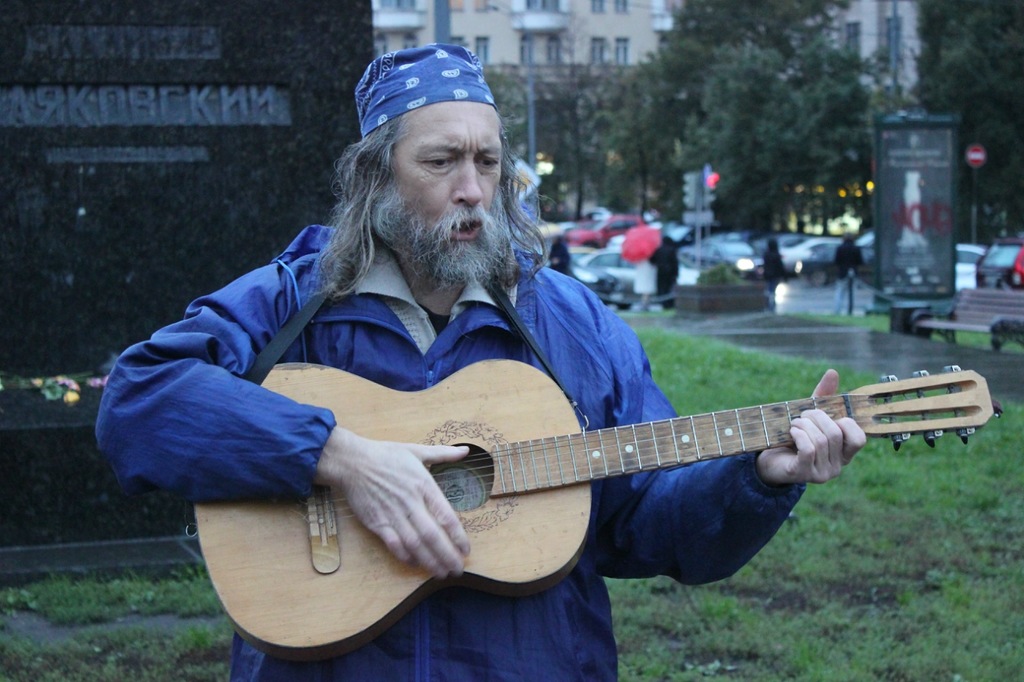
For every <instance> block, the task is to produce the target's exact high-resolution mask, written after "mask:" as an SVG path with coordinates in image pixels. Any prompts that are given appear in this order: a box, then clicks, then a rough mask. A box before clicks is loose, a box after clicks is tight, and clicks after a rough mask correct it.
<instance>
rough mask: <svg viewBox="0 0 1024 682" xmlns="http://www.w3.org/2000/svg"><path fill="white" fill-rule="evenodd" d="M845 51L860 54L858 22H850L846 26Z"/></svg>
mask: <svg viewBox="0 0 1024 682" xmlns="http://www.w3.org/2000/svg"><path fill="white" fill-rule="evenodd" d="M846 49H848V50H851V51H853V52H855V53H857V54H860V22H859V21H850V22H847V24H846Z"/></svg>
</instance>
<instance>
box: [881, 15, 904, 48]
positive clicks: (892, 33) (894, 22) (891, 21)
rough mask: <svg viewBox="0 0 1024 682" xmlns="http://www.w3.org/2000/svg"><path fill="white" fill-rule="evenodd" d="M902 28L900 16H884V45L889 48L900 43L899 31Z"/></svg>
mask: <svg viewBox="0 0 1024 682" xmlns="http://www.w3.org/2000/svg"><path fill="white" fill-rule="evenodd" d="M902 28H903V20H902V18H901V17H895V18H893V17H886V18H885V39H886V45H887V46H888V47H889V49H890V50H891V49H892V48H893V47H894V46H897V45H899V44H900V31H901V30H902Z"/></svg>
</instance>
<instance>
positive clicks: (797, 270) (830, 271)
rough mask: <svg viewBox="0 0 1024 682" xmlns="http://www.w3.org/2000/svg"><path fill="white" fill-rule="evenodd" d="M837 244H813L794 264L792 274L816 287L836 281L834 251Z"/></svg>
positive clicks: (837, 246)
mask: <svg viewBox="0 0 1024 682" xmlns="http://www.w3.org/2000/svg"><path fill="white" fill-rule="evenodd" d="M838 248H839V244H834V243H832V242H825V243H822V244H813V245H812V246H811V247H810V248H809V249H808V250H807V255H806V256H805V257H803V258H801V259H800V260H798V261H797V262H796V264H795V265H794V266H793V273H794V274H795V275H797V276H798V277H799V278H800V279H802V280H806V281H807V282H808V283H809V284H812V285H814V286H816V287H823V286H827V285H829V284H831V283H832V282H834V281H836V249H838Z"/></svg>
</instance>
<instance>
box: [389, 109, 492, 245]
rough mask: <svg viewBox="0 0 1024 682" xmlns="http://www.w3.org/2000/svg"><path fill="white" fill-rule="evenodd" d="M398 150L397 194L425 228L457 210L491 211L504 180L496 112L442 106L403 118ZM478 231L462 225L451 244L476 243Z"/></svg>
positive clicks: (397, 145)
mask: <svg viewBox="0 0 1024 682" xmlns="http://www.w3.org/2000/svg"><path fill="white" fill-rule="evenodd" d="M403 123H404V125H405V133H404V135H403V136H402V138H401V139H400V140H399V141H398V143H397V144H396V145H395V150H394V155H393V168H394V173H395V181H396V183H397V185H398V193H399V195H400V196H401V197H402V200H403V202H404V203H405V205H406V206H407V207H408V208H409V209H410V210H412V211H414V212H415V213H417V214H418V217H419V218H420V219H421V220H422V222H423V223H424V224H426V225H434V224H436V223H437V222H438V221H440V220H441V218H442V217H443V216H444V215H446V214H447V213H450V212H452V211H454V210H456V209H463V208H470V209H473V208H476V207H477V206H480V207H482V208H483V209H484V210H485V211H488V210H490V208H491V201H492V199H493V198H494V194H495V191H496V190H497V187H498V181H499V180H500V179H501V136H500V129H499V124H498V114H497V112H495V110H494V107H492V106H490V105H488V104H481V103H479V102H442V103H438V104H431V105H429V106H426V107H423V108H422V109H417V110H415V111H410V112H409V113H407V114H404V116H403ZM478 229H479V227H478V226H476V227H475V228H474V226H473V225H465V226H462V228H461V229H459V230H457V231H456V233H455V234H453V235H452V239H453V240H457V241H472V240H474V239H476V236H477V231H478Z"/></svg>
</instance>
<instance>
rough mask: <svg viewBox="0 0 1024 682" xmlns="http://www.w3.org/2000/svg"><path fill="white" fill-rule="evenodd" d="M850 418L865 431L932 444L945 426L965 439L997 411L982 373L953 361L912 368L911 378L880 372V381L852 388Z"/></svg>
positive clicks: (894, 439)
mask: <svg viewBox="0 0 1024 682" xmlns="http://www.w3.org/2000/svg"><path fill="white" fill-rule="evenodd" d="M849 395H850V396H851V397H853V396H856V397H857V398H856V399H851V404H850V410H851V412H852V415H851V416H852V417H853V418H854V419H855V420H856V421H857V423H858V424H860V426H861V428H863V429H864V432H865V433H866V434H867V435H869V436H883V437H886V436H887V437H889V438H891V439H892V442H893V446H894V447H895V448H896V449H897V450H898V449H899V447H900V444H902V443H903V442H905V441H907V440H909V439H910V436H911V435H912V434H915V433H920V434H923V435H924V438H925V441H927V443H928V444H929V445H932V446H934V444H935V439H936V438H938V437H939V436H941V435H942V434H943V433H944V432H946V431H952V432H955V433H956V434H957V435H958V436H960V439H961V440H963V442H964V443H966V442H967V437H968V436H970V435H971V434H973V433H974V431H975V429H977V428H978V427H980V426H983V425H984V424H985V423H986V422H988V420H989V418H991V417H992V415H993V414H996V415H997V416H998V411H997V410H996V408H995V407H994V405H993V402H992V397H991V396H990V395H989V392H988V383H987V382H986V381H985V378H984V377H982V376H981V375H980V374H978V373H977V372H974V371H964V370H961V369H960V368H959V367H958V366H956V365H950V366H948V367H946V368H945V369H944V370H943V371H942V373H940V374H935V375H932V374H929V373H928V372H925V371H919V372H915V373H914V376H913V378H911V379H904V380H898V379H896V377H894V376H883V377H882V382H881V383H878V384H871V385H869V386H863V387H861V388H858V389H856V390H854V391H850V393H849Z"/></svg>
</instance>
